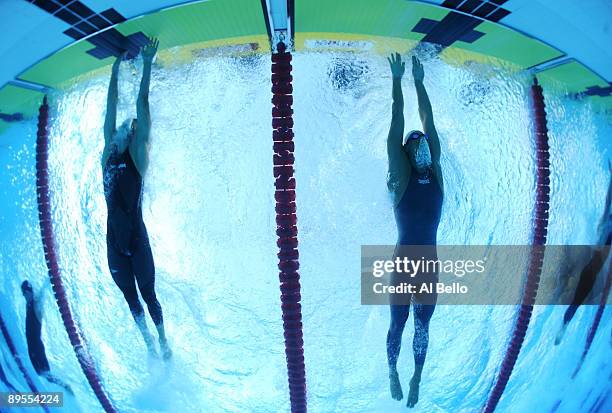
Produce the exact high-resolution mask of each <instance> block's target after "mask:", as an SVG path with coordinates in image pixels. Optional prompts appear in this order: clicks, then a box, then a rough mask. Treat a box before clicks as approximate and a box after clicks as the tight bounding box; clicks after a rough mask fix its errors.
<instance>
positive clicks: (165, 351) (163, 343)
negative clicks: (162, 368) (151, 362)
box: [159, 338, 172, 360]
mask: <svg viewBox="0 0 612 413" xmlns="http://www.w3.org/2000/svg"><path fill="white" fill-rule="evenodd" d="M159 349H160V350H161V353H162V357H163V358H164V360H170V359H171V358H172V350H170V346H169V345H168V340H166V339H161V338H160V339H159Z"/></svg>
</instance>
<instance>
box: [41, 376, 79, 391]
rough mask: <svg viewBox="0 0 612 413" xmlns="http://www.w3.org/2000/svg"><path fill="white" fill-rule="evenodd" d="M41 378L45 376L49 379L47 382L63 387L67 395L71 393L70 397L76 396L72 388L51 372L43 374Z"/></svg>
mask: <svg viewBox="0 0 612 413" xmlns="http://www.w3.org/2000/svg"><path fill="white" fill-rule="evenodd" d="M41 376H43V377H44V378H45V379H47V381H48V382H49V383H53V384H57V385H58V386H60V387H62V388H63V389H64V390H66V392H67V393H69V394H70V395H72V396H74V392H73V391H72V387H70V386H69V385H68V384H66V383H64V382H63V381H62V380H60V379H58V378H57V377H55V376H54V375H53V374H51V373H50V372H48V371H46V372H44V373H42V374H41Z"/></svg>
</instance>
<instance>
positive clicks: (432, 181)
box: [387, 53, 443, 407]
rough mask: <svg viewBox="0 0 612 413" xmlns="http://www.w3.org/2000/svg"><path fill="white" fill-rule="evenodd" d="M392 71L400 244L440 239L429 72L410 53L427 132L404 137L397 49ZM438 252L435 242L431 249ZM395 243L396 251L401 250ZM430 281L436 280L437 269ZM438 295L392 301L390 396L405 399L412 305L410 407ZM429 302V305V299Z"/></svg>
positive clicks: (391, 150)
mask: <svg viewBox="0 0 612 413" xmlns="http://www.w3.org/2000/svg"><path fill="white" fill-rule="evenodd" d="M388 61H389V65H390V67H391V74H392V76H393V106H392V116H391V128H390V130H389V136H388V138H387V154H388V157H389V175H388V179H387V187H388V189H389V191H390V192H391V194H392V195H393V198H394V205H393V210H394V213H395V221H396V224H397V229H398V234H399V239H398V241H397V246H398V247H399V246H401V245H430V246H435V245H436V242H437V232H438V224H439V223H440V215H441V210H442V200H443V182H442V170H441V168H440V141H439V138H438V133H437V132H436V128H435V125H434V119H433V112H432V108H431V103H430V102H429V97H428V96H427V91H426V90H425V86H424V85H423V78H424V77H425V71H424V70H423V65H422V64H421V62H420V61H419V59H417V58H416V57H415V56H413V57H412V76H413V78H414V84H415V87H416V92H417V100H418V105H419V115H420V118H421V123H422V126H423V132H421V131H418V130H413V131H411V132H409V133H408V134H407V135H405V136H404V113H403V111H404V97H403V94H402V84H401V82H402V77H403V75H404V68H405V62H402V59H401V57H400V55H399V53H396V54H395V55H391V57H390V58H388ZM431 250H432V251H433V254H435V247H433V249H431ZM397 251H398V249H397V247H396V255H397ZM430 258H435V257H430ZM430 277H432V278H431V279H430V280H428V281H433V282H436V281H437V274H433V275H430ZM436 299H437V296H436V294H435V292H434V293H432V294H429V295H428V296H424V295H418V294H415V295H413V296H412V297H409V298H408V302H407V303H402V304H401V305H398V304H393V302H392V303H391V306H390V308H391V323H390V326H389V332H388V334H387V360H388V364H389V381H390V388H391V396H392V397H393V398H394V399H395V400H401V399H402V398H403V397H404V395H403V392H402V386H401V383H400V380H399V375H398V373H397V359H398V357H399V353H400V348H401V344H402V333H403V331H404V326H405V325H406V321H407V320H408V315H409V310H410V302H412V305H413V309H414V329H415V332H414V340H413V353H414V364H415V370H414V374H413V376H412V379H411V380H410V391H409V393H408V400H407V406H408V407H414V406H415V405H416V404H417V402H418V400H419V386H420V383H421V373H422V372H423V365H424V364H425V356H426V354H427V346H428V343H429V320H430V319H431V316H432V315H433V312H434V309H435V302H436ZM425 303H427V304H425Z"/></svg>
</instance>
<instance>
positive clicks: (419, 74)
mask: <svg viewBox="0 0 612 413" xmlns="http://www.w3.org/2000/svg"><path fill="white" fill-rule="evenodd" d="M412 77H414V81H415V82H422V81H423V79H424V78H425V69H423V64H422V63H421V62H420V61H419V59H418V58H417V57H416V56H412Z"/></svg>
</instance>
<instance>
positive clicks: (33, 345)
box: [21, 279, 74, 394]
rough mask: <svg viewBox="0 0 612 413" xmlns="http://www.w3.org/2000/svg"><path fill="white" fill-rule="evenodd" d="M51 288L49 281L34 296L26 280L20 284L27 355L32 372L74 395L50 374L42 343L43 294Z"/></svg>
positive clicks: (70, 389)
mask: <svg viewBox="0 0 612 413" xmlns="http://www.w3.org/2000/svg"><path fill="white" fill-rule="evenodd" d="M50 287H51V283H50V281H49V279H47V281H46V282H45V285H43V287H42V288H41V289H40V291H39V292H38V294H36V295H35V294H34V289H33V288H32V284H30V282H29V281H28V280H25V281H24V282H22V283H21V293H22V294H23V297H24V298H25V300H26V325H25V330H26V341H27V343H28V355H29V356H30V361H31V362H32V367H34V371H36V374H38V375H39V376H41V377H44V378H45V379H46V380H47V381H48V382H50V383H53V384H57V385H58V386H60V387H62V388H64V390H66V391H67V392H68V393H70V394H74V393H73V392H72V388H71V387H70V386H69V385H67V384H66V383H64V382H63V381H61V380H60V379H58V378H57V377H55V376H54V375H53V374H51V369H50V367H49V361H48V360H47V353H46V351H45V345H44V343H43V341H42V320H43V315H44V304H45V293H46V291H47V290H48V289H49V288H50Z"/></svg>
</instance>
